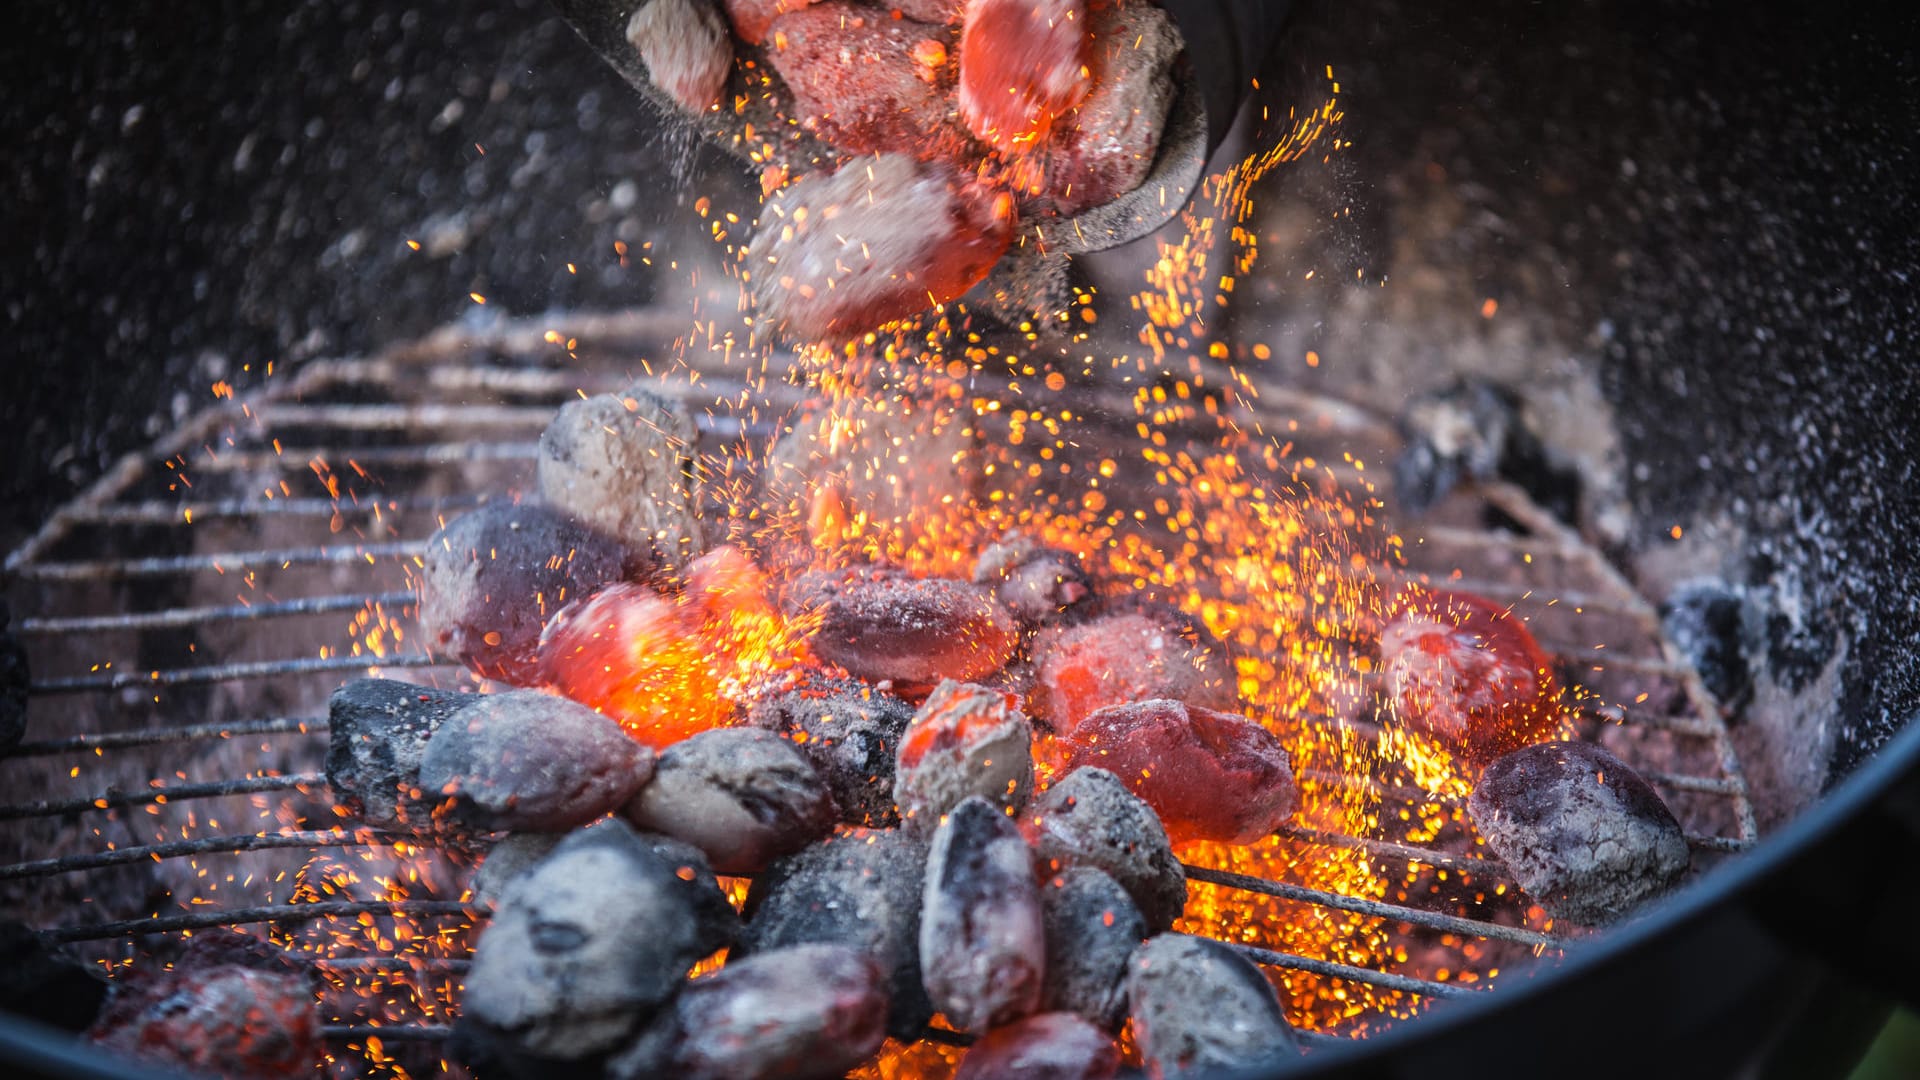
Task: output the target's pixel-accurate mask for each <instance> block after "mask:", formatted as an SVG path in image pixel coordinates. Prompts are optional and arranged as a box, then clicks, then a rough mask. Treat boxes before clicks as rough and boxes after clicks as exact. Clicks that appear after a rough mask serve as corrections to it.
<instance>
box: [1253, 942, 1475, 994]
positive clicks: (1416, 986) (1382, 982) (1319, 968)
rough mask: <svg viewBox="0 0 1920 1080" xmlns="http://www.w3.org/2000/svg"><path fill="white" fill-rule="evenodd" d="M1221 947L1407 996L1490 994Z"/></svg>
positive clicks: (1289, 956)
mask: <svg viewBox="0 0 1920 1080" xmlns="http://www.w3.org/2000/svg"><path fill="white" fill-rule="evenodd" d="M1221 944H1224V945H1226V946H1227V947H1229V948H1232V949H1238V950H1239V951H1240V952H1241V953H1242V954H1244V955H1245V956H1246V957H1247V958H1248V959H1250V960H1253V961H1255V962H1256V963H1261V964H1265V965H1267V966H1268V967H1277V968H1287V969H1289V970H1292V971H1304V972H1307V973H1308V974H1311V975H1325V976H1327V977H1328V978H1333V979H1345V980H1347V981H1348V982H1357V983H1366V984H1368V985H1370V986H1378V987H1382V988H1384V989H1387V990H1398V991H1400V992H1402V993H1406V994H1419V995H1421V996H1423V997H1433V998H1457V997H1465V996H1467V995H1469V994H1483V993H1486V990H1481V989H1473V988H1469V987H1466V986H1459V985H1449V984H1447V983H1438V982H1434V981H1432V980H1431V979H1416V978H1414V977H1413V976H1411V975H1395V974H1394V973H1392V972H1390V971H1374V970H1373V969H1372V968H1363V967H1354V966H1353V965H1351V964H1336V963H1334V962H1333V961H1331V960H1315V959H1314V958H1312V957H1310V956H1295V955H1293V954H1292V953H1283V952H1275V951H1273V950H1272V949H1263V948H1261V947H1259V946H1258V945H1243V944H1241V943H1240V942H1237V941H1227V942H1222V943H1221Z"/></svg>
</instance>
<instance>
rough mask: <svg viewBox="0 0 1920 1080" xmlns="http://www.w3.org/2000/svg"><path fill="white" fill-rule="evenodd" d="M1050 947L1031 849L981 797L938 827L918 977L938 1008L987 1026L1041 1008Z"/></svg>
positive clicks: (957, 1023)
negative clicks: (1043, 920) (1048, 947)
mask: <svg viewBox="0 0 1920 1080" xmlns="http://www.w3.org/2000/svg"><path fill="white" fill-rule="evenodd" d="M1046 962H1047V948H1046V939H1045V932H1044V930H1043V929H1042V919H1041V915H1040V890H1039V887H1038V885H1037V884H1036V883H1035V881H1034V877H1033V852H1032V850H1031V849H1029V848H1028V847H1027V841H1026V839H1025V838H1024V837H1022V836H1021V835H1020V828H1019V826H1017V825H1015V824H1014V823H1013V821H1012V820H1011V819H1010V818H1008V817H1007V815H1006V812H1005V811H1004V810H1003V809H1001V807H1000V806H999V805H998V804H997V803H994V802H991V801H989V800H987V799H984V798H981V797H980V796H978V795H975V796H973V797H971V798H969V799H966V800H965V801H963V802H961V803H960V804H959V805H958V806H955V807H954V808H953V809H952V810H951V811H949V812H948V814H947V816H946V820H944V821H942V822H941V823H940V827H939V828H938V829H936V830H934V834H933V847H932V850H931V851H930V852H929V853H928V855H927V882H926V892H925V895H924V898H923V900H922V903H921V908H920V976H921V979H922V981H923V982H924V983H925V984H926V988H927V997H928V998H930V999H931V1000H932V1001H933V1005H934V1008H936V1009H939V1010H940V1012H941V1013H943V1014H945V1016H946V1018H947V1022H948V1023H950V1024H952V1025H953V1026H954V1027H956V1028H959V1029H960V1030H961V1031H973V1032H981V1031H985V1030H987V1029H988V1028H990V1027H994V1026H996V1025H999V1024H1004V1023H1007V1022H1009V1021H1012V1020H1014V1019H1017V1018H1019V1017H1022V1016H1025V1015H1027V1014H1028V1013H1031V1012H1033V1011H1034V1010H1035V1009H1037V1008H1039V1006H1040V985H1041V979H1042V978H1043V976H1044V975H1045V971H1046Z"/></svg>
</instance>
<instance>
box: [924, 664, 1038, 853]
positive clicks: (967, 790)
mask: <svg viewBox="0 0 1920 1080" xmlns="http://www.w3.org/2000/svg"><path fill="white" fill-rule="evenodd" d="M1032 743H1033V728H1032V726H1031V725H1029V724H1028V723H1027V718H1026V717H1025V716H1022V715H1021V714H1020V710H1019V709H1017V708H1015V707H1014V703H1013V697H1012V695H1010V694H1008V693H1006V692H1005V691H1002V690H992V689H989V688H987V687H984V686H975V685H972V684H970V683H962V682H955V681H953V680H951V679H949V680H947V681H946V682H943V683H941V684H940V685H939V687H937V688H936V689H935V690H934V691H933V693H932V694H931V695H929V696H928V697H927V700H926V701H925V703H923V704H922V705H921V706H920V709H919V711H918V712H916V713H914V716H913V722H912V723H910V724H908V725H907V730H906V733H905V734H904V735H902V736H901V737H900V751H899V753H898V755H897V756H896V758H895V761H894V773H893V799H894V802H895V803H896V804H897V805H898V806H899V807H900V817H901V820H902V821H903V822H904V823H905V824H906V826H907V827H908V828H911V829H914V830H916V831H919V832H922V833H925V832H929V831H931V830H932V829H933V828H934V826H936V825H938V824H939V823H940V815H942V814H945V813H946V812H948V811H949V810H951V809H952V808H953V807H955V806H957V805H959V803H960V800H962V799H965V798H967V797H968V796H970V795H982V796H985V797H987V798H988V799H991V800H992V801H993V802H994V803H995V804H996V805H998V806H1001V807H1005V808H1010V809H1011V808H1017V807H1019V806H1020V805H1021V804H1022V803H1024V802H1026V799H1027V792H1028V791H1029V790H1030V789H1031V788H1032V787H1033V748H1032Z"/></svg>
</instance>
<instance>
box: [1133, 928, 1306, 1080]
mask: <svg viewBox="0 0 1920 1080" xmlns="http://www.w3.org/2000/svg"><path fill="white" fill-rule="evenodd" d="M1127 1000H1128V1004H1129V1007H1130V1008H1131V1010H1132V1013H1133V1037H1134V1040H1135V1042H1136V1043H1137V1044H1138V1046H1139V1048H1140V1058H1141V1060H1142V1061H1143V1062H1144V1063H1145V1064H1146V1066H1147V1070H1148V1072H1150V1073H1151V1074H1152V1075H1154V1076H1158V1077H1169V1078H1171V1077H1186V1076H1196V1075H1200V1074H1203V1073H1215V1072H1223V1071H1226V1070H1251V1069H1253V1068H1255V1067H1256V1066H1262V1065H1266V1066H1271V1065H1274V1064H1277V1063H1279V1062H1281V1061H1285V1060H1290V1059H1292V1058H1295V1057H1297V1056H1298V1055H1299V1053H1300V1046H1299V1043H1298V1042H1297V1041H1296V1040H1295V1038H1294V1034H1293V1027H1292V1025H1290V1024H1288V1023H1287V1020H1286V1017H1285V1015H1283V1014H1282V1013H1281V1011H1280V999H1279V998H1278V997H1277V996H1275V994H1274V992H1273V984H1272V983H1270V982H1268V981H1267V977H1266V976H1265V975H1263V974H1261V973H1260V969H1259V968H1258V967H1256V966H1254V963H1253V961H1251V960H1248V959H1247V958H1246V957H1244V956H1242V955H1241V954H1240V953H1238V952H1236V951H1234V950H1233V948H1231V947H1230V946H1227V945H1223V944H1221V943H1220V942H1217V941H1212V940H1209V939H1207V938H1197V937H1189V936H1187V935H1185V934H1161V935H1160V936H1159V937H1156V938H1154V939H1153V940H1151V941H1148V942H1147V943H1146V944H1144V945H1142V946H1140V948H1139V949H1138V950H1137V951H1135V953H1134V956H1133V966H1132V971H1131V973H1130V974H1129V975H1128V978H1127Z"/></svg>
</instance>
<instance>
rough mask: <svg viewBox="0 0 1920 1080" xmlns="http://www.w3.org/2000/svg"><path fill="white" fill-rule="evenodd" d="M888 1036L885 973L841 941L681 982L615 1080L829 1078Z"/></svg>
mask: <svg viewBox="0 0 1920 1080" xmlns="http://www.w3.org/2000/svg"><path fill="white" fill-rule="evenodd" d="M886 1037H887V988H886V977H885V975H884V974H883V973H882V972H881V971H880V968H879V967H878V965H876V964H875V963H874V962H873V958H872V957H870V956H868V955H867V954H866V953H864V952H862V951H860V950H858V949H852V948H848V947H847V946H844V945H796V946H794V947H792V948H789V949H777V950H775V951H773V952H767V953H761V954H759V955H757V956H753V957H749V958H747V959H744V960H735V961H732V962H730V963H728V964H727V966H726V967H724V968H722V969H720V970H719V971H717V972H715V973H713V974H712V975H708V976H706V977H704V978H699V979H695V980H694V981H692V982H690V983H688V984H687V987H686V989H685V990H683V991H681V993H680V996H679V997H678V998H676V999H675V1000H674V1004H673V1009H672V1010H671V1011H669V1012H664V1013H662V1015H661V1016H660V1018H659V1019H658V1020H656V1021H655V1022H654V1024H653V1025H651V1026H650V1027H649V1030H648V1031H647V1032H646V1033H645V1034H643V1035H642V1036H641V1038H640V1039H639V1040H638V1041H637V1042H636V1043H635V1045H634V1046H633V1047H632V1048H631V1049H629V1050H628V1051H626V1052H624V1053H622V1054H620V1055H618V1056H616V1057H615V1058H614V1059H613V1060H612V1061H611V1062H610V1063H609V1065H608V1070H607V1072H608V1075H609V1076H610V1077H612V1078H613V1080H641V1078H643V1077H653V1076H677V1077H681V1078H683V1080H827V1078H829V1077H836V1076H841V1075H843V1074H844V1073H845V1072H846V1071H847V1070H848V1069H851V1068H853V1067H854V1066H856V1065H858V1064H860V1063H861V1062H863V1061H865V1060H867V1059H868V1058H869V1057H871V1056H873V1054H874V1052H875V1051H877V1050H879V1049H880V1044H881V1043H882V1042H884V1041H885V1040H886Z"/></svg>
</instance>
